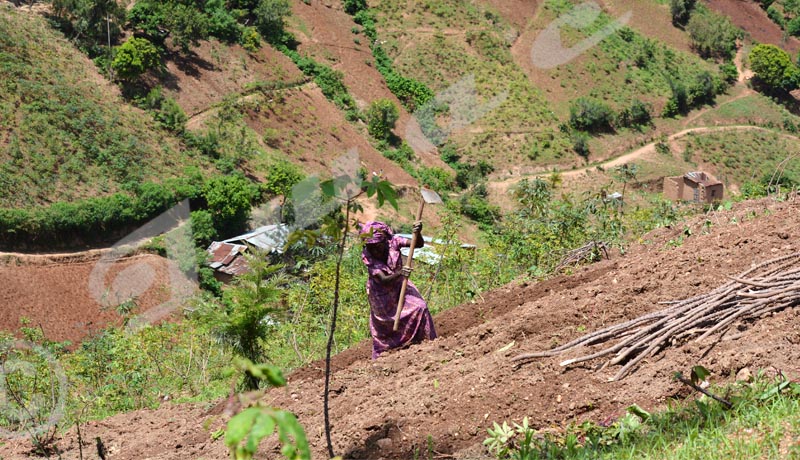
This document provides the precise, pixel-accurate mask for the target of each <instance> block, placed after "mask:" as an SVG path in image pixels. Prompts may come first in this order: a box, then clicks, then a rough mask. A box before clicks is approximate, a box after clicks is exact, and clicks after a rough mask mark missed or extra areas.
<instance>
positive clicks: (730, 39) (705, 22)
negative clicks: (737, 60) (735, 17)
mask: <svg viewBox="0 0 800 460" xmlns="http://www.w3.org/2000/svg"><path fill="white" fill-rule="evenodd" d="M686 30H687V31H688V32H689V36H690V37H691V39H692V46H693V47H694V48H695V49H696V50H697V52H698V53H700V55H701V56H703V57H717V58H724V59H733V57H734V55H735V54H736V40H738V39H740V38H742V36H743V33H742V30H741V29H739V28H738V27H736V26H735V25H733V23H732V22H731V20H730V19H728V17H727V16H723V15H721V14H716V13H712V12H710V11H705V12H703V13H701V14H694V15H692V18H691V19H689V23H688V24H687V25H686Z"/></svg>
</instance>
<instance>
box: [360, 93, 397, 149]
mask: <svg viewBox="0 0 800 460" xmlns="http://www.w3.org/2000/svg"><path fill="white" fill-rule="evenodd" d="M398 118H400V114H399V112H398V110H397V107H396V106H395V105H394V103H393V102H392V101H390V100H389V99H378V100H376V101H373V102H372V104H370V105H369V109H368V110H367V130H368V131H369V134H370V135H371V136H372V137H374V138H375V139H378V140H382V141H388V140H389V139H390V138H391V136H392V130H393V129H394V126H395V123H397V120H398Z"/></svg>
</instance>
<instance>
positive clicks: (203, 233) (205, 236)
mask: <svg viewBox="0 0 800 460" xmlns="http://www.w3.org/2000/svg"><path fill="white" fill-rule="evenodd" d="M191 216H192V237H193V238H194V241H195V243H196V244H197V245H198V246H200V247H206V246H208V245H209V244H210V243H211V242H212V241H213V240H214V238H216V237H217V230H216V229H215V228H214V217H213V216H212V215H211V213H210V212H208V211H206V210H204V209H200V210H198V211H192V214H191Z"/></svg>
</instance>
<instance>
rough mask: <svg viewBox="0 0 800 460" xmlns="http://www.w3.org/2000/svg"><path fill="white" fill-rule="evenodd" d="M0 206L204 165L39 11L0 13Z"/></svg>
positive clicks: (67, 197)
mask: <svg viewBox="0 0 800 460" xmlns="http://www.w3.org/2000/svg"><path fill="white" fill-rule="evenodd" d="M0 81H2V84H0V125H2V126H3V127H4V129H3V130H2V131H0V160H1V162H2V166H0V207H29V206H35V205H42V204H47V203H52V202H54V201H62V200H64V201H72V200H76V199H79V198H86V197H90V196H97V195H108V194H111V193H114V192H117V191H120V190H122V189H125V188H126V186H130V185H131V184H136V183H140V182H143V181H147V180H151V181H152V180H160V179H161V178H163V177H170V176H175V175H178V174H180V172H181V171H182V170H183V169H184V168H185V167H186V166H201V167H202V166H203V165H204V164H205V162H204V161H203V159H202V158H200V157H192V156H190V155H188V154H187V152H186V151H185V150H184V147H183V145H182V143H181V141H180V140H178V139H177V138H176V137H174V136H173V135H171V134H170V133H168V132H167V131H166V130H164V129H162V128H159V127H158V126H157V124H156V122H155V121H153V120H152V118H151V116H150V115H148V114H145V113H143V112H142V111H141V110H138V109H135V108H133V107H131V106H130V105H128V104H126V103H124V102H123V101H122V100H121V99H120V98H119V97H118V96H115V95H114V94H113V92H114V90H113V87H112V86H111V85H108V84H106V82H105V81H104V80H103V79H102V77H100V76H99V74H97V73H96V72H94V68H93V66H91V64H89V63H88V62H87V60H86V58H85V57H84V56H83V55H81V54H80V53H79V52H78V51H77V50H76V49H75V48H74V46H73V45H72V44H71V43H69V42H68V41H67V40H66V39H65V38H64V37H63V35H61V34H60V33H58V32H55V31H54V30H52V29H51V28H50V27H49V26H48V25H47V23H46V22H45V20H44V19H42V18H41V17H39V16H38V15H35V14H31V13H24V12H21V11H18V10H15V9H13V8H7V7H1V8H0Z"/></svg>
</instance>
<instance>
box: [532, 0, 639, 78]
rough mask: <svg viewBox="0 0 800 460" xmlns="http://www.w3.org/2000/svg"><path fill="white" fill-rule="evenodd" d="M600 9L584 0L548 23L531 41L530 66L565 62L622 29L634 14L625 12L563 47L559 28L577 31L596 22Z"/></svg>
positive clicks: (547, 65)
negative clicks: (572, 44)
mask: <svg viewBox="0 0 800 460" xmlns="http://www.w3.org/2000/svg"><path fill="white" fill-rule="evenodd" d="M600 12H601V9H600V5H598V4H597V3H595V2H592V1H590V2H585V3H581V4H580V5H578V6H576V7H575V8H573V9H572V10H571V11H570V12H569V13H567V14H564V15H562V16H559V17H558V18H557V19H556V20H555V21H553V22H551V23H550V24H549V25H548V26H547V28H545V29H544V30H543V31H542V32H541V33H540V34H539V35H538V36H537V37H536V40H534V42H533V46H532V47H531V62H532V63H533V66H534V67H537V68H540V69H552V68H555V67H558V66H560V65H562V64H566V63H567V62H569V61H571V60H573V59H575V58H576V57H578V56H580V55H581V54H583V53H584V52H586V51H587V50H589V48H592V47H594V46H595V45H597V44H598V43H600V42H601V41H603V39H605V38H606V37H608V36H609V35H611V34H613V33H614V32H616V31H617V30H619V29H621V28H622V27H623V26H624V25H626V24H627V23H628V22H629V21H630V20H631V18H632V17H633V11H628V12H627V13H625V14H623V15H622V16H620V17H619V18H617V19H616V20H615V21H613V22H611V23H610V24H608V25H606V26H605V27H603V28H602V29H600V30H598V31H597V32H595V33H593V34H592V35H591V36H590V37H587V38H585V39H584V40H582V41H580V42H578V43H577V44H575V45H574V46H572V47H569V48H565V47H564V42H563V41H562V37H561V28H562V27H564V26H568V27H572V28H574V29H578V30H583V29H586V28H588V27H589V26H591V25H592V24H594V23H595V22H596V21H597V19H598V18H599V17H600Z"/></svg>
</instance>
